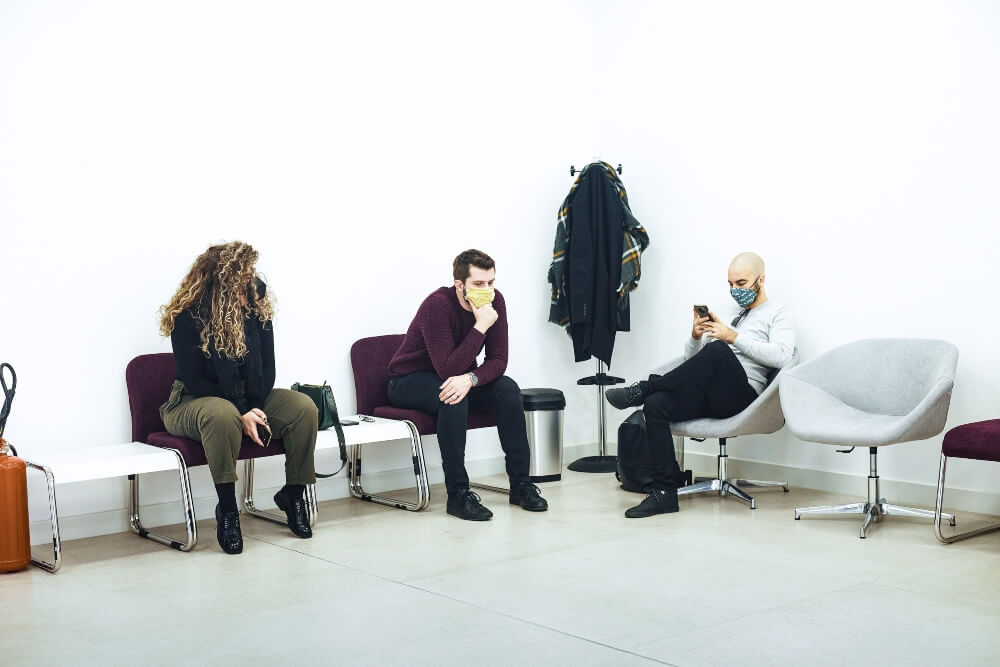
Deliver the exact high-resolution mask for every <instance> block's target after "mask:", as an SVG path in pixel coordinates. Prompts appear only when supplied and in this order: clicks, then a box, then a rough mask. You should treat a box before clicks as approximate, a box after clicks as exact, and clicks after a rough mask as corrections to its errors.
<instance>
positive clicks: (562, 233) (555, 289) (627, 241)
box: [548, 162, 649, 326]
mask: <svg viewBox="0 0 1000 667" xmlns="http://www.w3.org/2000/svg"><path fill="white" fill-rule="evenodd" d="M591 167H593V168H596V169H600V170H601V171H602V172H603V174H604V177H605V178H607V179H608V180H609V181H611V185H612V187H613V188H614V190H615V192H616V193H617V194H618V199H619V200H621V204H622V210H623V212H624V217H623V219H622V277H621V283H620V284H619V285H618V310H619V312H622V311H623V309H624V308H625V306H626V304H627V300H628V294H629V292H633V291H635V289H636V288H638V287H639V278H640V277H641V275H642V272H641V268H640V261H639V258H640V255H642V252H643V251H644V250H645V249H646V247H647V246H649V235H648V234H647V233H646V230H645V229H644V228H643V226H642V225H641V224H639V221H638V220H636V219H635V216H634V215H632V209H631V208H629V205H628V194H627V193H626V192H625V186H624V185H623V184H622V182H621V179H620V178H618V173H617V172H616V171H615V170H614V168H613V167H612V166H611V165H610V164H608V163H607V162H595V163H593V164H591V165H588V166H587V167H586V168H584V170H583V171H581V172H580V175H579V176H577V177H576V180H575V181H573V186H572V187H571V188H570V189H569V194H567V195H566V199H565V200H563V203H562V206H560V207H559V222H558V224H557V225H556V240H555V244H554V245H553V249H552V264H551V265H550V266H549V277H548V278H549V286H550V288H551V292H552V302H551V305H550V306H549V322H552V323H553V324H558V325H560V326H567V325H569V323H570V321H569V297H568V295H567V293H566V252H567V251H568V250H569V239H570V231H571V230H570V215H569V212H570V206H571V205H572V203H573V196H574V195H575V193H576V188H577V186H578V185H580V179H582V178H583V175H584V174H585V173H586V172H587V171H589V170H590V168H591Z"/></svg>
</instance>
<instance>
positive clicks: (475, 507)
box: [448, 489, 493, 521]
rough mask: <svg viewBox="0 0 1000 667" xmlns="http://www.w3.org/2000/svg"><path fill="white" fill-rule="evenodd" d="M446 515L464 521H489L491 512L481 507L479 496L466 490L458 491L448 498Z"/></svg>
mask: <svg viewBox="0 0 1000 667" xmlns="http://www.w3.org/2000/svg"><path fill="white" fill-rule="evenodd" d="M448 514H450V515H452V516H457V517H458V518H459V519H465V520H466V521H489V520H490V519H492V518H493V512H491V511H489V510H488V509H486V508H485V507H483V505H482V503H480V502H479V496H477V495H476V494H475V493H473V492H472V491H469V490H468V489H459V490H458V491H456V492H455V494H454V495H450V496H448Z"/></svg>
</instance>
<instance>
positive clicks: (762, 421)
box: [655, 350, 799, 509]
mask: <svg viewBox="0 0 1000 667" xmlns="http://www.w3.org/2000/svg"><path fill="white" fill-rule="evenodd" d="M683 362H684V358H683V357H680V358H678V359H674V360H673V361H671V362H669V363H668V364H666V365H665V366H663V367H661V368H658V369H657V370H656V371H655V372H656V373H659V374H663V373H666V372H668V371H670V370H671V369H673V368H676V367H677V366H679V365H680V364H681V363H683ZM798 362H799V353H798V350H796V351H795V353H794V355H793V357H792V360H791V361H790V362H788V364H786V365H785V366H784V367H783V368H781V369H778V370H777V371H775V372H774V373H772V375H771V377H769V378H768V384H767V387H765V388H764V391H762V392H761V394H760V396H758V397H757V400H755V401H754V402H753V403H751V404H750V405H749V406H747V408H746V409H745V410H743V412H740V413H739V414H737V415H733V416H732V417H729V418H727V419H708V418H704V419H691V420H689V421H686V422H673V423H671V424H670V431H671V433H672V434H673V435H675V436H681V437H685V438H692V439H695V440H705V439H707V438H718V439H719V456H718V476H717V477H716V478H714V479H708V480H704V481H701V482H696V483H695V484H689V485H688V486H682V487H680V488H679V489H677V495H679V496H684V495H690V494H692V493H705V492H708V491H716V492H718V494H719V495H720V496H725V495H731V496H735V497H737V498H739V499H740V500H742V501H744V502H745V503H747V504H748V505H750V509H755V508H756V502H755V501H754V499H753V497H752V496H750V495H749V494H748V493H747V492H746V491H744V490H743V489H741V488H740V487H751V488H752V487H781V488H782V489H784V490H785V492H787V491H788V483H787V482H767V481H763V480H758V479H729V466H728V462H729V455H728V454H727V453H726V440H727V439H729V438H735V437H737V436H740V435H766V434H769V433H774V432H776V431H779V430H781V427H782V426H783V425H784V423H785V419H784V417H783V416H782V414H781V404H780V402H779V400H778V378H780V377H781V376H782V375H783V373H784V371H785V370H786V369H789V368H792V367H793V366H795V365H796V364H797V363H798Z"/></svg>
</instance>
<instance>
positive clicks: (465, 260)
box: [451, 249, 496, 283]
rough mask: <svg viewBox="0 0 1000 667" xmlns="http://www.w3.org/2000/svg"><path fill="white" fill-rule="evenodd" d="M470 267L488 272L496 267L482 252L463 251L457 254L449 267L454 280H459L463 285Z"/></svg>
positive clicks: (491, 259)
mask: <svg viewBox="0 0 1000 667" xmlns="http://www.w3.org/2000/svg"><path fill="white" fill-rule="evenodd" d="M470 266H475V267H476V268H480V269H483V270H486V271H489V270H490V269H492V268H495V267H496V262H494V261H493V258H492V257H490V256H489V255H487V254H486V253H485V252H483V251H482V250H475V249H470V250H465V251H463V252H461V253H459V255H458V257H456V258H455V261H454V263H453V264H452V265H451V272H452V275H453V276H455V280H461V281H462V282H463V283H464V282H465V279H466V278H468V277H469V267H470Z"/></svg>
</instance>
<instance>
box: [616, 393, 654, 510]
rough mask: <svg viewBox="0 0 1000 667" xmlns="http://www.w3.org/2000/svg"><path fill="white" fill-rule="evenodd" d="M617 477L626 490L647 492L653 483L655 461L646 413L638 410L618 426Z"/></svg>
mask: <svg viewBox="0 0 1000 667" xmlns="http://www.w3.org/2000/svg"><path fill="white" fill-rule="evenodd" d="M615 477H617V478H618V481H619V482H621V487H622V488H623V489H625V490H626V491H633V492H635V493H646V492H647V490H648V489H650V488H651V487H652V484H653V461H652V459H651V458H650V456H649V439H648V438H647V437H646V415H645V414H643V412H642V410H636V411H635V412H633V413H632V414H630V415H629V416H628V419H626V420H625V421H623V422H622V425H621V426H619V427H618V470H617V471H616V472H615Z"/></svg>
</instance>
